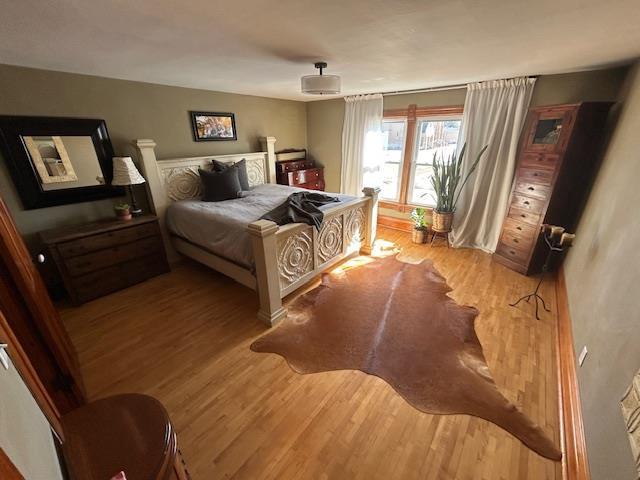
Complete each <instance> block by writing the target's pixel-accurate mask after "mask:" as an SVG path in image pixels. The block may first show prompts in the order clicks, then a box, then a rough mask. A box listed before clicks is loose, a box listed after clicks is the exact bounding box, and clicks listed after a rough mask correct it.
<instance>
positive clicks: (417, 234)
mask: <svg viewBox="0 0 640 480" xmlns="http://www.w3.org/2000/svg"><path fill="white" fill-rule="evenodd" d="M426 213H427V212H426V210H425V209H424V208H422V207H416V208H414V209H413V210H412V211H411V220H413V231H412V233H411V240H413V243H424V242H425V241H426V239H427V232H428V231H429V226H428V225H427V221H426V219H425V215H426Z"/></svg>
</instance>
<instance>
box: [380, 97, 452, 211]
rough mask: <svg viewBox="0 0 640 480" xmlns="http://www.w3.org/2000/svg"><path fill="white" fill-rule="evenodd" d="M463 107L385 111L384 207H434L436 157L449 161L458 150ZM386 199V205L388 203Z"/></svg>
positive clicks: (412, 108)
mask: <svg viewBox="0 0 640 480" xmlns="http://www.w3.org/2000/svg"><path fill="white" fill-rule="evenodd" d="M461 123H462V107H443V108H417V107H416V106H415V105H410V106H409V108H408V109H403V110H391V111H385V119H384V121H383V126H382V132H383V142H384V165H383V183H382V191H381V192H380V197H381V199H383V206H387V207H389V206H392V207H393V208H396V207H397V208H398V209H400V210H403V209H404V208H403V207H406V208H407V209H408V208H410V207H411V206H413V205H422V206H433V205H435V198H434V195H433V187H432V185H431V176H432V175H433V156H434V154H435V155H437V157H438V158H441V156H444V158H445V159H447V158H449V157H450V156H451V155H452V154H453V153H455V151H456V149H457V147H458V134H459V133H460V125H461ZM384 200H386V202H384Z"/></svg>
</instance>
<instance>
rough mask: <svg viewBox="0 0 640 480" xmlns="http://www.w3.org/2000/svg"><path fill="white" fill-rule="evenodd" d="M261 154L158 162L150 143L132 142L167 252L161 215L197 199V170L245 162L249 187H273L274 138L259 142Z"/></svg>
mask: <svg viewBox="0 0 640 480" xmlns="http://www.w3.org/2000/svg"><path fill="white" fill-rule="evenodd" d="M261 143H262V148H263V149H264V150H265V151H263V152H251V153H234V154H232V155H208V156H205V157H188V158H172V159H166V160H158V159H157V158H156V153H155V146H156V142H154V141H153V140H148V139H142V140H136V141H135V142H134V144H135V146H136V148H137V149H138V151H139V152H140V168H141V170H142V175H143V176H144V177H145V178H146V180H147V185H148V191H149V193H150V199H149V200H150V202H151V205H150V207H151V209H152V210H153V212H154V213H155V214H156V215H157V216H158V219H159V220H160V225H161V227H162V230H163V235H164V236H165V243H166V244H167V248H168V249H170V250H169V251H170V252H171V246H170V242H169V239H168V234H167V232H166V229H165V227H164V214H165V210H166V209H167V207H168V206H169V204H170V203H171V202H173V201H177V200H185V199H188V198H198V197H199V196H200V193H201V192H200V176H199V175H198V168H201V169H203V170H207V169H211V167H212V165H211V160H213V159H216V160H218V161H220V162H224V163H235V162H239V161H240V160H242V159H243V158H244V159H246V161H247V176H248V177H249V185H250V186H255V185H260V184H262V183H276V154H275V143H276V139H275V137H263V138H262V139H261Z"/></svg>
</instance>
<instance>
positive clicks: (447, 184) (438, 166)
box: [431, 145, 488, 233]
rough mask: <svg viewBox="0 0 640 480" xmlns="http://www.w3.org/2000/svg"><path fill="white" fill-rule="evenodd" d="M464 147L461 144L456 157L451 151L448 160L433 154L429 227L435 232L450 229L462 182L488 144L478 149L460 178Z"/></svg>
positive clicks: (464, 181)
mask: <svg viewBox="0 0 640 480" xmlns="http://www.w3.org/2000/svg"><path fill="white" fill-rule="evenodd" d="M466 147H467V146H466V145H463V146H462V150H460V155H458V156H457V157H456V154H455V153H453V154H451V156H450V157H449V159H448V160H445V158H444V156H442V157H441V158H440V159H438V158H437V155H436V154H434V155H433V176H432V177H431V185H432V186H433V190H434V192H435V197H436V206H435V208H434V209H433V225H432V226H431V228H432V229H433V230H434V231H435V232H441V233H447V232H450V231H451V225H452V224H453V214H454V213H455V211H456V205H457V203H458V199H459V198H460V192H461V191H462V187H464V184H465V183H467V180H469V177H470V176H471V174H472V173H473V172H474V171H475V169H476V167H477V166H478V163H479V162H480V158H481V157H482V154H483V153H484V152H485V150H486V149H487V147H488V145H485V146H484V147H483V148H482V150H480V153H478V156H477V157H476V160H475V161H474V162H473V164H472V165H471V168H470V169H469V172H468V173H467V175H466V177H464V180H462V160H463V158H464V152H465V149H466ZM460 180H462V183H460Z"/></svg>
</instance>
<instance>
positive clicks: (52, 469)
mask: <svg viewBox="0 0 640 480" xmlns="http://www.w3.org/2000/svg"><path fill="white" fill-rule="evenodd" d="M0 447H2V449H3V450H4V451H5V453H6V454H7V456H8V457H9V458H10V459H11V462H12V463H13V464H14V465H15V466H16V468H17V469H18V470H19V471H20V473H22V475H23V476H24V478H26V479H27V480H29V479H34V480H38V479H47V480H49V479H50V480H57V479H62V475H61V473H60V463H59V461H58V457H57V453H56V450H55V446H54V443H53V437H52V434H51V429H50V427H49V423H48V422H47V419H46V417H45V416H44V414H43V413H42V411H41V410H40V407H38V404H37V403H36V401H35V400H34V398H33V396H32V395H31V392H29V389H28V388H27V386H26V385H25V383H24V381H23V380H22V378H21V377H20V374H19V373H18V371H17V370H16V368H15V366H14V365H13V363H11V361H9V369H8V370H5V368H4V367H3V366H0Z"/></svg>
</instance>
